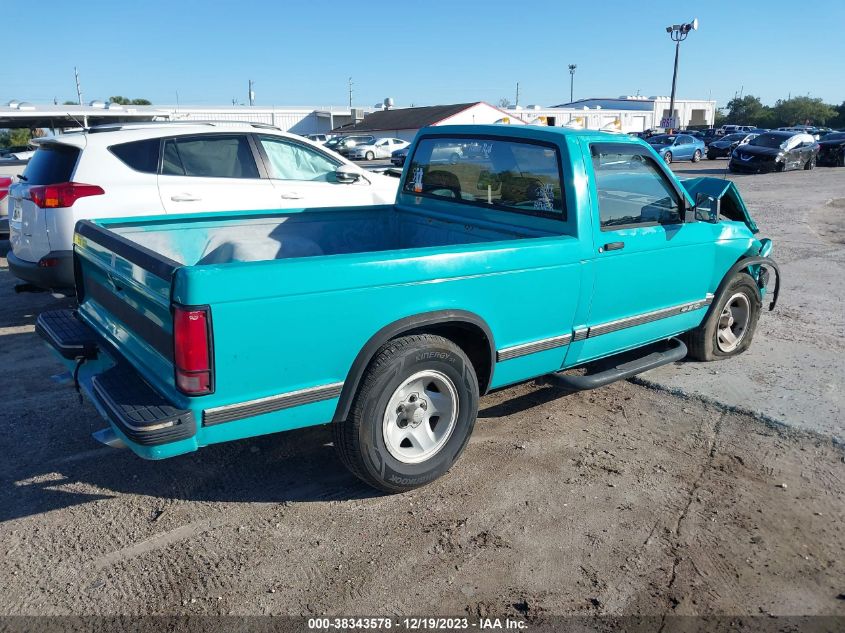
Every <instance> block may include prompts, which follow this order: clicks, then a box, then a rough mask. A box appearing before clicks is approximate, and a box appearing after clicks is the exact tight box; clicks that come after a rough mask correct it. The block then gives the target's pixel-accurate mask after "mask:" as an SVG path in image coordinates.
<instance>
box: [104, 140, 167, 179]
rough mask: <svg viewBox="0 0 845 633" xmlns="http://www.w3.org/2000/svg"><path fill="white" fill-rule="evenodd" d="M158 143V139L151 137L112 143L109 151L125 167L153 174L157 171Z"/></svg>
mask: <svg viewBox="0 0 845 633" xmlns="http://www.w3.org/2000/svg"><path fill="white" fill-rule="evenodd" d="M159 145H160V141H159V139H157V138H152V139H146V140H143V141H132V142H131V143H121V144H120V145H112V146H111V147H109V151H110V152H111V153H112V154H114V155H115V156H117V157H118V158H119V159H120V161H121V162H122V163H123V164H124V165H126V166H127V167H130V168H132V169H134V170H135V171H140V172H143V173H145V174H154V173H156V172H157V171H158V148H159Z"/></svg>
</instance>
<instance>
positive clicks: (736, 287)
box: [686, 272, 762, 361]
mask: <svg viewBox="0 0 845 633" xmlns="http://www.w3.org/2000/svg"><path fill="white" fill-rule="evenodd" d="M761 305H762V302H761V300H760V290H759V289H758V288H757V284H756V282H755V281H754V279H753V278H752V277H751V275H749V274H748V273H744V272H743V273H737V274H736V275H735V276H734V278H733V279H731V281H730V283H729V284H728V285H727V286H725V289H724V290H723V291H722V293H721V294H720V295H719V296H718V297H716V300H715V301H714V302H713V304H712V305H711V306H710V311H709V312H708V313H707V317H706V318H705V320H704V322H703V323H702V324H701V325H700V326H698V327H697V328H696V329H694V330H692V331H690V332H688V333H687V337H686V338H687V348H688V349H689V356H690V357H691V358H694V359H696V360H702V361H710V360H723V359H725V358H730V357H731V356H736V355H738V354H742V352H744V351H745V350H747V349H748V348H749V347H750V345H751V340H752V339H753V338H754V331H755V330H756V329H757V321H758V320H759V319H760V309H761Z"/></svg>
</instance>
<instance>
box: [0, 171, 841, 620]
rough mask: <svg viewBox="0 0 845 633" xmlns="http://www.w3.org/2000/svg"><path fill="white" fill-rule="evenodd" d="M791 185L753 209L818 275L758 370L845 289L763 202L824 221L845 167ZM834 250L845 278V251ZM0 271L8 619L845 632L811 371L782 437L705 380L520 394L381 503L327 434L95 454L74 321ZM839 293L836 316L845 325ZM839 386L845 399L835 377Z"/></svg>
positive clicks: (542, 388) (828, 232) (753, 188)
mask: <svg viewBox="0 0 845 633" xmlns="http://www.w3.org/2000/svg"><path fill="white" fill-rule="evenodd" d="M712 168H713V166H712V164H707V163H705V164H703V165H701V166H697V167H696V168H695V169H699V170H707V169H712ZM680 169H684V168H680ZM686 169H689V167H687V168H686ZM779 176H782V177H783V179H782V180H775V179H776V178H777V176H771V177H770V176H764V177H761V178H765V179H767V180H766V183H764V182H763V180H760V181H758V182H754V181H752V180H750V179H742V181H741V184H740V188H741V191H743V193H746V189H747V190H748V193H747V196H748V202H749V204H750V205H751V207H752V211H753V212H754V213H755V215H756V217H757V219H758V222H759V223H760V224H761V226H762V228H763V230H764V233H768V234H775V235H776V236H777V235H778V234H783V235H784V236H786V237H789V236H790V235H791V236H792V237H791V239H792V240H793V242H794V243H795V244H794V245H793V246H789V247H788V248H785V249H783V250H782V252H783V254H784V255H787V259H788V260H789V261H790V262H795V264H794V265H792V264H791V266H792V268H793V270H794V271H795V272H794V273H793V274H794V275H796V276H797V275H800V274H802V273H801V272H800V271H802V270H803V271H804V273H803V274H805V276H806V277H807V278H806V279H803V280H802V279H801V278H796V277H793V278H791V279H790V281H789V284H790V285H789V286H787V288H788V290H785V296H784V305H785V306H787V307H788V308H789V310H788V311H787V316H783V315H781V316H778V315H777V313H776V314H775V315H764V317H763V322H762V323H763V324H764V325H763V327H762V328H761V330H760V332H759V334H758V336H759V339H758V340H756V341H755V345H754V346H753V347H752V349H751V351H750V352H749V354H747V355H746V356H747V359H746V358H743V359H741V360H742V363H752V362H753V363H758V364H760V363H767V362H771V361H769V360H766V359H767V358H775V359H776V358H777V355H776V354H775V355H774V356H772V355H771V354H772V353H773V352H772V351H771V350H772V349H773V348H777V347H778V345H777V343H776V342H777V341H778V340H779V337H783V336H785V335H784V332H786V331H787V330H788V327H787V325H788V324H787V323H785V322H784V319H792V320H793V321H794V320H795V315H794V314H793V313H792V311H791V310H792V306H796V305H797V304H798V303H800V302H796V301H795V299H793V298H790V295H789V294H788V292H793V289H794V288H796V287H801V286H802V284H803V285H804V286H805V287H813V288H816V289H817V290H816V291H814V292H817V293H818V294H819V295H822V294H823V293H822V291H821V290H818V288H819V284H822V283H827V282H826V281H823V280H824V279H827V277H826V276H825V272H824V271H819V269H818V268H819V267H818V266H815V267H811V268H810V269H807V268H801V265H800V259H801V251H800V244H799V243H800V242H802V238H801V235H802V234H805V233H806V225H802V226H800V227H799V228H798V229H793V228H792V227H791V226H790V225H791V224H794V220H793V219H791V218H790V217H789V214H788V213H787V211H786V210H785V209H784V210H783V212H782V213H773V214H771V216H769V217H767V216H766V214H765V213H764V212H763V210H762V209H761V210H760V212H758V209H757V208H755V205H756V204H758V202H759V201H765V200H766V199H768V198H767V196H768V197H771V198H775V197H776V196H777V195H778V194H777V192H776V191H774V190H773V188H774V187H778V186H780V187H782V190H783V196H794V197H800V195H799V194H798V193H795V189H794V188H795V187H797V186H799V185H801V184H807V183H812V184H813V187H812V190H811V191H809V192H808V193H807V194H806V195H804V198H806V199H807V202H806V205H808V208H809V207H813V208H815V207H814V205H815V204H816V200H817V199H822V198H824V199H825V200H826V199H831V200H834V199H845V190H843V182H845V171H843V170H832V169H829V170H821V169H818V170H816V172H814V173H812V174H801V173H799V174H782V175H779ZM799 176H807V177H808V180H807V181H806V182H805V183H801V181H800V179H799V178H797V177H799ZM802 195H803V194H802ZM822 203H823V204H824V200H823V201H822ZM839 204H841V203H840V202H834V203H832V204H831V207H832V208H834V209H838V208H840V207H838V206H836V205H839ZM761 206H762V205H761ZM801 213H803V212H801ZM807 213H808V214H810V213H811V211H807ZM799 217H801V218H803V217H804V216H802V215H800V214H799ZM808 217H809V216H808ZM812 217H814V218H815V217H816V216H815V215H812ZM824 217H825V218H826V219H825V220H824V221H821V220H819V222H818V223H817V225H816V226H818V234H817V235H816V234H814V235H813V237H812V238H807V239H803V241H804V242H806V243H808V244H810V243H811V244H813V245H814V244H815V243H816V242H815V240H817V239H823V240H827V241H828V242H829V243H831V244H838V248H840V249H841V247H842V240H841V239H839V238H837V235H841V228H842V227H841V222H840V220H841V214H840V213H838V212H836V211H833V212H831V213H830V214H828V215H826V216H824ZM800 221H801V222H804V220H800ZM825 227H829V228H825ZM807 248H808V249H809V248H810V246H807ZM790 249H792V250H790ZM828 252H829V253H832V254H833V255H832V257H833V258H834V260H835V261H838V262H839V263H838V264H836V265H839V266H841V263H842V259H841V252H842V251H841V250H831V251H828ZM837 258H839V259H837ZM0 268H2V269H3V270H0V343H2V345H0V350H2V351H0V357H2V366H3V368H4V377H5V379H4V381H3V385H4V394H5V397H6V402H7V406H6V407H5V409H4V414H3V415H2V418H0V454H2V455H3V459H2V460H0V481H2V483H0V546H1V547H2V560H3V565H2V566H0V587H3V599H2V600H0V614H71V613H72V614H113V613H129V614H141V613H160V614H174V613H179V614H187V613H196V614H229V613H232V614H239V615H240V614H263V613H272V614H323V613H328V614H369V615H375V614H379V615H382V614H383V615H392V614H417V615H430V614H455V615H459V614H468V615H471V616H478V615H488V614H489V615H514V616H519V617H527V618H529V619H533V618H537V617H539V618H542V617H543V616H548V615H551V614H645V615H655V616H660V615H663V614H679V615H680V614H747V615H759V614H769V613H771V614H778V615H787V614H789V615H795V614H830V615H839V616H843V617H845V595H843V594H845V539H843V538H842V535H843V534H845V502H843V499H844V498H845V449H843V447H842V445H841V443H839V442H837V441H835V440H834V439H833V436H834V435H836V434H837V431H836V430H835V429H836V428H841V426H842V419H841V418H839V419H834V420H830V422H831V425H829V426H824V425H817V426H816V427H813V424H812V422H813V421H814V420H816V419H817V418H818V419H822V418H824V419H827V418H826V417H825V416H830V415H831V414H830V411H831V407H835V406H838V405H836V402H838V401H833V400H831V399H829V398H828V399H825V398H819V397H816V396H814V395H812V394H814V393H816V392H815V391H814V390H817V389H819V385H818V384H817V383H816V382H813V381H814V378H813V376H814V375H815V374H809V375H805V376H800V375H798V376H793V377H792V380H793V382H792V384H793V386H794V387H795V388H797V389H800V390H802V394H803V395H802V396H801V397H802V398H803V400H801V402H802V404H801V407H802V410H803V411H804V412H803V414H802V415H803V416H804V417H805V418H806V419H807V420H809V421H810V423H809V424H804V425H802V424H795V425H794V427H799V426H803V427H804V428H814V430H813V431H808V430H802V429H800V428H792V427H788V426H782V425H778V424H773V422H772V420H777V419H780V418H781V417H784V416H781V415H780V414H779V413H777V411H772V408H773V407H774V406H779V403H780V402H781V401H782V399H780V398H779V396H780V395H781V393H780V391H779V387H778V384H777V383H776V382H773V383H770V384H768V385H766V384H763V385H762V386H761V387H760V389H762V392H761V393H762V396H763V397H762V399H760V401H759V406H758V405H757V404H754V406H748V407H745V408H747V409H750V410H751V411H758V410H759V414H758V415H754V416H752V415H746V414H743V413H737V412H736V410H735V408H734V407H735V405H736V403H735V402H733V401H732V400H731V397H733V396H730V394H729V396H730V397H724V398H723V397H722V392H721V391H720V390H719V382H718V381H715V382H713V383H712V384H711V383H706V381H703V380H697V381H696V380H692V381H691V382H693V383H696V382H697V383H700V384H701V385H703V387H701V389H703V390H704V391H703V392H702V393H701V395H702V396H703V397H704V398H705V399H707V400H708V402H704V401H702V400H701V399H696V398H694V397H693V398H689V397H681V396H678V395H673V393H671V391H672V390H674V391H684V392H695V391H696V390H695V389H691V388H686V386H685V384H683V383H678V384H673V383H672V379H670V378H666V379H664V377H663V376H662V375H661V376H656V377H655V376H654V375H653V374H649V376H648V377H647V380H646V381H640V382H639V383H638V384H633V383H630V382H625V383H619V384H616V385H613V386H610V387H607V388H604V389H601V390H598V391H596V392H591V393H582V394H575V395H569V396H564V395H563V394H562V393H561V392H560V391H558V390H556V389H555V388H553V387H549V386H546V385H543V384H540V383H536V384H528V385H522V386H519V387H514V388H511V389H507V390H504V391H501V392H498V393H495V394H492V395H489V396H487V397H485V398H484V399H483V400H482V403H481V414H480V419H479V422H478V424H477V426H476V431H475V434H474V435H473V438H472V440H471V442H470V444H469V447H468V448H467V451H466V452H465V453H464V455H463V457H462V458H461V460H460V461H459V463H458V465H457V466H456V467H455V468H454V469H453V470H452V472H451V473H450V474H449V475H447V476H446V477H445V478H444V479H442V480H440V481H438V482H436V483H434V484H432V485H430V486H428V487H426V488H423V489H421V490H418V491H416V492H413V493H409V494H405V495H397V496H381V495H378V494H375V493H373V492H372V491H371V490H370V489H368V488H366V487H364V486H362V485H360V484H358V483H357V481H356V480H355V479H353V478H352V477H351V476H350V475H348V474H347V473H346V471H345V470H344V469H343V467H342V466H341V465H340V464H339V463H338V462H337V461H336V460H335V458H334V456H333V452H332V448H331V446H330V445H329V442H330V439H329V433H328V432H327V430H326V429H324V428H316V429H309V430H305V431H297V432H291V433H287V434H282V435H277V436H270V437H264V438H259V439H257V440H251V441H245V442H239V443H233V444H229V445H223V446H215V447H209V448H206V449H203V450H202V451H200V452H199V453H196V454H194V455H191V456H186V457H181V458H177V459H173V460H169V461H164V462H144V461H142V460H140V459H137V458H135V457H134V456H132V455H131V454H130V453H128V452H126V451H117V450H113V449H109V448H105V447H99V446H98V445H97V444H95V443H94V441H93V440H92V439H91V438H90V433H91V432H92V431H95V430H97V429H99V428H101V427H102V426H103V424H102V422H101V421H100V420H99V419H98V417H97V414H96V413H95V411H94V409H93V408H92V407H91V406H90V405H89V404H87V403H84V404H80V403H79V401H78V398H77V395H76V393H75V392H74V391H73V388H72V387H71V386H70V385H68V384H57V383H56V382H54V381H51V380H50V375H51V374H55V373H57V372H59V371H60V370H61V367H60V365H59V364H58V363H56V362H55V361H53V360H52V359H51V357H50V355H49V353H48V352H47V350H46V349H44V348H43V347H42V345H40V344H39V342H38V340H37V339H36V337H35V335H34V334H33V327H32V324H33V322H34V319H35V316H36V314H37V313H38V311H40V310H42V309H45V308H48V307H55V306H57V305H61V304H62V303H69V302H68V301H67V300H64V301H62V300H57V299H55V298H53V297H52V296H50V295H49V294H36V295H15V294H14V292H13V280H12V279H11V277H10V275H9V274H8V272H7V271H6V270H5V260H4V259H0ZM814 275H815V279H812V278H811V277H813V276H814ZM830 283H832V284H833V285H832V286H828V287H829V288H841V285H842V281H841V278H840V279H836V280H830ZM837 284H838V285H837ZM793 296H794V295H793ZM841 296H842V294H841V293H839V295H838V296H837V297H834V299H833V300H830V299H825V300H824V301H825V302H827V303H824V302H823V306H828V304H829V303H830V302H831V301H836V302H838V303H835V304H833V305H839V307H840V308H841ZM811 308H812V309H810V310H808V312H809V313H810V314H812V318H810V319H809V321H810V326H809V328H808V329H807V330H806V332H807V337H808V339H809V341H810V343H811V345H809V346H808V347H807V349H806V350H805V354H806V356H805V358H806V359H807V360H808V364H816V365H820V366H821V365H822V364H823V360H824V358H827V357H826V356H824V355H823V354H822V352H819V354H820V355H818V354H816V352H815V351H814V350H816V349H819V350H822V351H823V352H824V353H828V352H833V353H835V355H836V356H837V357H838V355H839V354H840V353H841V337H840V335H841V332H840V330H839V328H841V323H842V314H841V313H839V314H838V315H837V314H833V315H832V316H830V315H829V316H828V317H827V318H824V317H823V315H822V313H821V312H822V311H821V309H820V308H817V307H814V306H811ZM825 309H827V308H826V307H825ZM776 351H777V350H775V352H776ZM755 355H757V356H755ZM766 355H769V356H766ZM761 356H762V358H761ZM748 359H750V360H748ZM739 360H740V359H738V361H737V362H736V363H722V364H719V365H699V364H694V363H683V364H679V365H678V366H676V367H674V368H668V369H667V370H666V371H667V375H671V371H672V370H673V369H674V370H675V371H676V372H677V373H678V374H679V375H681V376H682V378H683V379H684V380H687V379H688V377H692V378H695V377H696V376H698V377H699V378H700V377H702V376H705V375H714V376H716V375H717V374H712V372H714V371H718V372H720V374H718V375H720V376H721V378H720V380H722V381H723V382H731V381H735V380H742V379H744V377H745V376H746V367H748V366H750V365H740V364H739ZM790 362H791V361H790ZM825 362H826V361H825ZM775 370H776V374H777V375H785V373H786V372H785V370H784V368H783V367H777V366H775ZM814 371H815V370H814ZM819 371H822V370H821V369H819ZM825 371H826V372H827V375H826V376H825V380H827V381H829V382H831V383H832V384H833V385H834V388H835V389H834V390H835V391H837V392H841V390H842V387H843V382H845V381H843V376H842V373H837V371H839V370H838V368H837V366H836V365H828V368H827V369H826V370H825ZM684 377H686V378H684ZM677 380H681V379H677ZM646 384H647V385H649V386H646ZM701 389H699V392H700V391H701ZM808 393H809V394H811V395H809V396H808V395H806V394H808ZM758 396H760V394H759V393H758V394H755V396H754V397H758ZM767 399H768V401H770V402H772V403H774V404H773V405H772V408H769V409H768V410H767V409H766V400H767ZM813 402H817V403H818V408H817V409H813V408H812V406H813V404H812V403H813ZM831 402H833V405H832V404H831ZM755 403H757V401H755ZM740 404H742V403H740ZM785 417H786V418H787V420H786V421H787V422H789V421H790V419H791V418H789V416H785ZM764 420H765V421H764ZM837 425H838V426H837Z"/></svg>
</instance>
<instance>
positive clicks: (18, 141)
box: [9, 128, 38, 145]
mask: <svg viewBox="0 0 845 633" xmlns="http://www.w3.org/2000/svg"><path fill="white" fill-rule="evenodd" d="M33 136H38V135H35V134H33V133H32V131H31V130H29V129H27V128H17V129H15V130H9V145H26V144H27V143H29V141H30V140H31V139H32V137H33Z"/></svg>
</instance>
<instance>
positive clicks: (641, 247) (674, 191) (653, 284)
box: [567, 143, 718, 365]
mask: <svg viewBox="0 0 845 633" xmlns="http://www.w3.org/2000/svg"><path fill="white" fill-rule="evenodd" d="M585 155H586V156H590V157H591V159H592V160H591V161H588V162H591V165H588V166H587V169H588V171H592V174H591V177H590V179H589V180H590V195H591V197H592V201H593V214H592V215H593V218H592V221H593V235H594V236H595V237H594V243H593V257H594V261H593V264H594V270H595V278H594V287H593V297H592V304H591V308H590V312H589V317H588V322H587V324H586V327H581V328H579V330H576V332H575V336H574V337H573V338H574V340H575V341H579V340H580V341H581V342H580V344H576V345H577V347H573V349H571V350H570V356H569V357H567V365H570V364H573V363H574V362H584V361H587V360H590V359H593V358H597V357H601V356H606V355H608V354H611V353H614V352H617V351H621V350H624V349H630V348H634V347H638V346H640V345H643V344H646V343H648V342H651V341H655V340H659V339H661V338H666V337H668V336H671V335H674V334H677V333H679V332H681V331H684V330H687V329H690V328H692V327H694V326H696V325H697V324H698V323H699V322H700V320H701V318H702V316H703V314H704V311H705V310H706V308H707V305H709V301H710V300H711V299H712V297H710V296H709V295H708V289H709V284H710V283H711V279H712V275H713V268H714V257H715V243H716V232H717V231H718V225H714V224H710V223H706V222H687V223H684V222H683V215H684V207H685V206H686V205H687V201H686V197H685V195H684V193H683V191H682V190H681V187H680V185H679V184H678V182H677V180H675V179H674V178H673V177H672V176H670V174H669V173H667V171H668V170H667V168H666V167H665V166H664V165H663V164H662V163H661V161H658V160H656V159H655V158H654V156H653V154H652V152H651V151H649V150H648V149H647V148H645V147H643V146H641V145H639V144H634V143H594V144H591V145H590V146H589V147H588V148H586V147H585Z"/></svg>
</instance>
